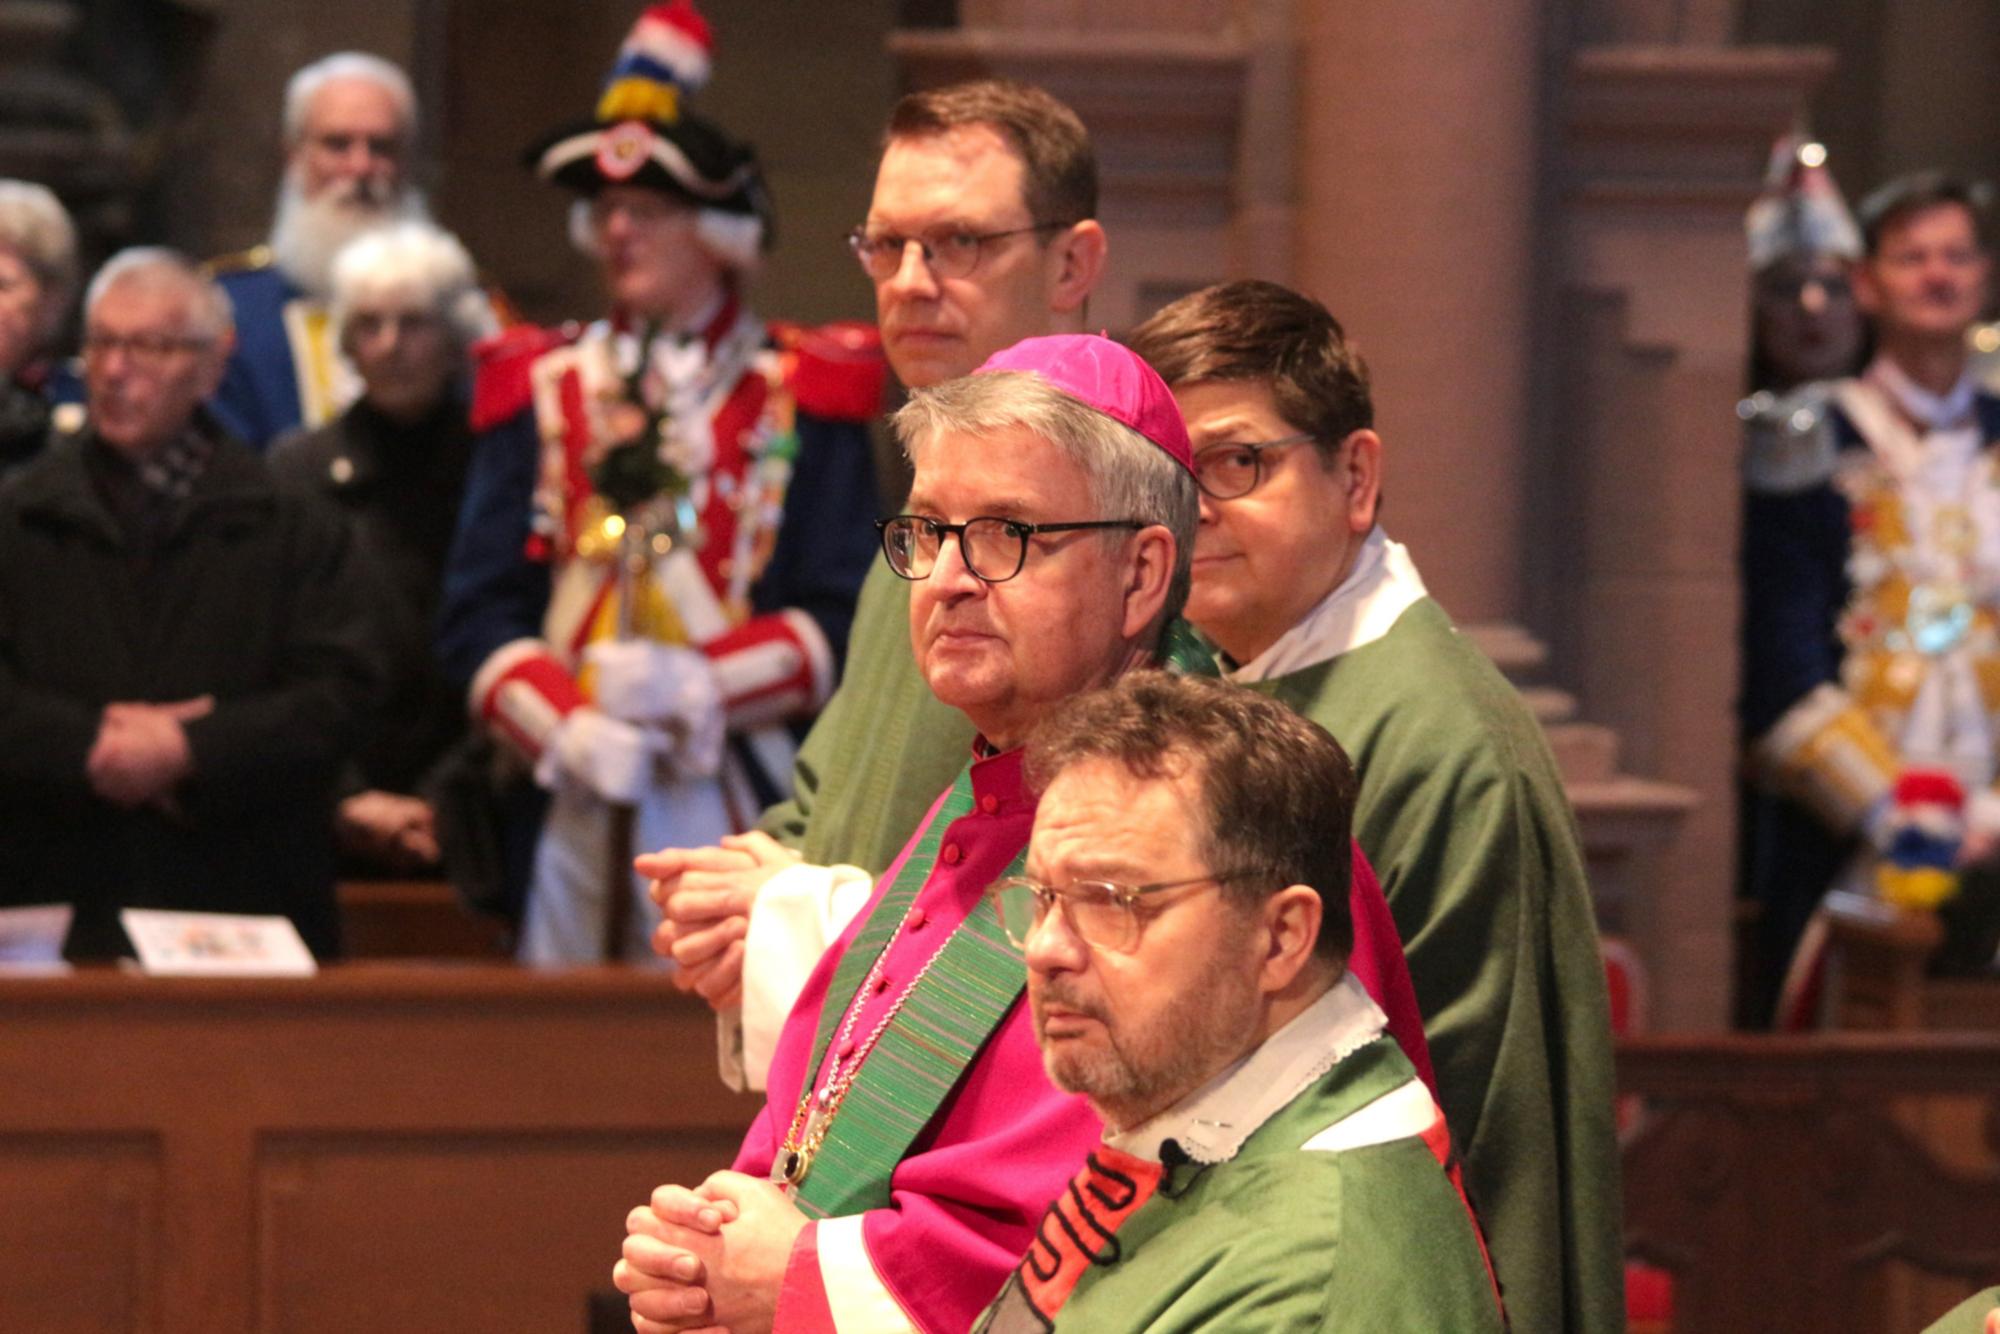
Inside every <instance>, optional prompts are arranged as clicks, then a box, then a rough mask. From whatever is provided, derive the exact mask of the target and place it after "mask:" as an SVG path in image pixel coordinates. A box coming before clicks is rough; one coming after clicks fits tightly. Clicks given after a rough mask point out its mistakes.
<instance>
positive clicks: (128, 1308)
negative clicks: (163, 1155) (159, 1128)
mask: <svg viewBox="0 0 2000 1334" xmlns="http://www.w3.org/2000/svg"><path fill="white" fill-rule="evenodd" d="M159 1184H160V1172H159V1142H158V1141H157V1140H155V1139H154V1138H152V1137H151V1136H147V1135H93V1134H70V1133H65V1132H63V1131H60V1130H52V1131H50V1132H48V1133H46V1134H14V1135H0V1257H5V1258H4V1259H3V1260H0V1329H7V1330H33V1331H36V1334H101V1331H104V1330H113V1329H115V1330H132V1331H150V1330H153V1329H156V1328H158V1303H157V1300H156V1297H157V1294H156V1293H155V1290H154V1279H155V1275H156V1273H157V1271H158V1267H159V1266H158V1254H157V1246H158V1243H159V1234H158V1221H159V1212H160V1200H159V1194H160V1191H159ZM35 1257H40V1259H39V1260H38V1259H36V1258H35Z"/></svg>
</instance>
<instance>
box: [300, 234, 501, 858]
mask: <svg viewBox="0 0 2000 1334" xmlns="http://www.w3.org/2000/svg"><path fill="white" fill-rule="evenodd" d="M332 303H333V317H334V322H335V327H336V328H337V329H338V331H339V338H340V344H341V350H342V351H343V352H344V353H346V355H347V357H348V358H349V360H350V361H352V363H353V364H354V367H355V369H356V371H357V372H358V373H359V375H360V378H361V383H362V394H361V397H360V399H359V400H357V401H356V402H355V404H354V405H353V406H352V407H351V408H349V409H348V410H347V411H346V412H345V413H344V414H342V415H341V416H340V417H338V418H336V419H335V420H334V421H332V422H330V423H328V424H327V425H325V426H322V427H320V428H319V429H317V430H314V431H311V432H307V433H303V434H294V435H292V436H289V437H287V438H285V439H283V440H280V441H279V443H278V444H277V445H276V447H275V448H274V449H273V451H272V454H271V460H270V463H271V468H272V471H273V472H274V473H275V474H277V476H278V478H279V480H280V481H281V482H284V483H286V484H289V485H293V486H299V487H304V488H307V489H310V490H315V491H318V492H320V493H321V494H323V495H325V496H327V497H328V498H330V499H331V500H332V501H333V502H334V503H335V504H337V505H338V506H339V507H340V508H342V509H344V510H345V511H347V513H348V514H349V516H350V517H351V519H352V520H353V522H354V523H355V525H356V532H357V537H358V539H359V545H360V546H361V548H362V550H363V553H364V555H365V556H366V557H367V559H368V563H369V565H370V566H371V567H372V570H373V573H374V574H375V575H376V576H377V578H378V580H379V583H380V592H379V595H378V597H377V599H376V603H377V605H378V607H379V608H380V609H381V610H380V615H379V617H378V620H379V621H380V634H381V638H382V646H383V651H384V655H385V656H386V657H387V658H388V660H389V665H390V667H391V673H392V674H391V687H390V695H389V697H388V699H387V701H386V703H385V706H384V708H383V710H382V712H381V713H380V715H379V716H378V720H377V721H378V724H379V725H378V726H377V727H376V728H375V729H374V733H373V735H372V736H371V737H369V738H368V740H367V743H366V744H365V745H364V747H363V749H362V751H361V754H360V758H359V761H358V763H357V766H356V767H357V770H358V772H357V773H356V774H355V775H353V777H352V779H351V780H350V782H349V784H348V789H349V790H348V792H347V793H346V794H345V796H344V798H343V800H342V802H341V805H340V813H339V824H338V830H339V834H340V839H341V847H342V851H343V856H344V859H345V861H346V863H347V866H346V869H347V870H348V871H350V872H377V873H381V872H388V873H408V872H410V871H415V870H430V869H434V868H436V867H437V865H438V861H439V852H438V840H437V832H436V826H435V817H434V812H433V809H432V807H431V804H430V802H429V801H428V800H426V799H425V797H424V796H422V795H420V794H422V793H423V792H424V791H425V790H426V788H427V784H428V780H429V779H430V778H431V776H432V773H433V770H434V769H435V767H436V765H437V764H438V761H439V760H440V759H441V757H443V756H444V754H445V753H446V752H447V751H448V750H449V749H450V748H451V746H452V745H453V743H454V742H455V741H456V740H457V739H458V737H459V736H460V735H461V733H462V732H463V731H464V726H465V710H464V706H463V702H462V700H461V699H460V697H459V694H458V692H457V691H455V690H453V689H452V688H451V687H450V686H449V685H447V684H446V683H445V681H444V678H443V677H442V676H441V675H440V673H439V672H438V670H437V669H436V667H435V666H434V665H433V658H432V654H431V649H430V626H431V622H432V619H433V617H434V615H435V612H436V609H437V601H438V590H439V586H440V582H441V578H442V570H443V566H444V558H445V553H446V551H447V549H448V548H449V546H450V544H451V536H452V532H453V529H454V528H455V526H456V524H457V522H458V508H459V499H460V497H461V495H462V494H463V492H464V490H465V476H466V466H467V463H468V462H469V460H470V457H471V446H472V434H471V431H470V429H469V428H468V426H467V424H466V422H467V412H466V400H465V386H466V369H467V365H468V359H467V351H468V349H469V347H470V346H471V344H472V343H473V342H474V341H475V340H477V339H478V338H481V337H483V336H485V335H486V334H488V333H490V332H492V328H491V326H492V318H493V317H492V311H491V308H490V307H489V305H488V304H487V301H486V298H485V296H484V295H483V294H482V293H481V291H480V288H479V284H478V282H477V280H476V277H475V274H474V270H473V266H472V260H471V258H470V257H469V256H468V255H467V254H466V252H465V248H464V247H463V246H461V245H460V244H459V243H458V241H457V240H456V239H455V238H454V237H452V236H451V235H450V234H449V233H447V232H445V231H443V230H441V229H439V228H438V227H436V226H433V225H432V224H430V223H427V222H415V221H407V222H399V223H394V224H391V225H389V226H387V227H383V228H379V229H377V230H375V231H372V232H369V233H367V234H365V235H363V236H362V237H361V238H360V239H358V240H355V241H353V242H351V243H349V244H348V245H347V246H346V247H345V248H344V249H342V250H341V252H340V254H339V256H338V257H337V258H336V259H335V261H334V265H333V291H332Z"/></svg>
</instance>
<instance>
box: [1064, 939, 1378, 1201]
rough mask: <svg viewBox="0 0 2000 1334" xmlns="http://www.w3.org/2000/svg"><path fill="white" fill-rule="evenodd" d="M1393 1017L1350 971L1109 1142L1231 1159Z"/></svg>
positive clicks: (1132, 1150)
mask: <svg viewBox="0 0 2000 1334" xmlns="http://www.w3.org/2000/svg"><path fill="white" fill-rule="evenodd" d="M1388 1022H1389V1021H1388V1019H1387V1017H1386V1016H1384V1015H1383V1013H1382V1010H1381V1007H1380V1006H1378V1005H1376V1004H1375V1002H1374V1001H1373V1000H1372V999H1370V997H1369V995H1368V992H1367V990H1366V989H1365V988H1363V987H1362V985H1361V984H1360V983H1359V982H1357V981H1356V980H1355V978H1354V974H1352V973H1346V974H1343V975H1342V976H1341V979H1340V981H1338V982H1336V983H1334V985H1333V986H1332V987H1330V988H1328V989H1327V992H1326V994H1325V995H1323V996H1321V997H1320V998H1319V999H1318V1000H1316V1001H1314V1002H1313V1003H1312V1004H1311V1005H1309V1006H1307V1007H1306V1009H1305V1010H1304V1011H1303V1012H1302V1013H1301V1014H1300V1015H1299V1016H1298V1017H1297V1018H1296V1019H1294V1020H1292V1022H1290V1023H1289V1024H1286V1025H1285V1026H1284V1027H1283V1028H1281V1029H1279V1030H1278V1031H1277V1032H1275V1033H1273V1034H1272V1035H1271V1036H1270V1038H1269V1039H1268V1040H1266V1041H1265V1043H1264V1044H1263V1045H1262V1046H1260V1047H1258V1048H1257V1050H1255V1051H1253V1052H1251V1053H1250V1054H1249V1055H1248V1056H1246V1057H1244V1058H1243V1059H1242V1060H1240V1061H1238V1062H1237V1063H1236V1064H1234V1065H1232V1066H1230V1067H1229V1068H1228V1069H1227V1070H1224V1071H1223V1072H1222V1073H1221V1074H1219V1075H1217V1076H1216V1077H1215V1078H1214V1079H1211V1080H1209V1081H1208V1083H1206V1084H1204V1085H1202V1086H1201V1087H1200V1088H1198V1089H1196V1090H1195V1091H1194V1092H1193V1093H1190V1094H1188V1096H1187V1097H1185V1098H1182V1099H1181V1100H1180V1101H1179V1102H1177V1103H1175V1104H1174V1105H1173V1106H1172V1107H1169V1108H1168V1109H1167V1110H1166V1111H1164V1112H1161V1113H1160V1114H1159V1115H1158V1116H1155V1117H1153V1118H1152V1119H1151V1120H1149V1121H1146V1122H1144V1123H1142V1124H1140V1125H1137V1126H1134V1127H1133V1128H1132V1129H1130V1130H1126V1131H1121V1132H1119V1133H1118V1134H1115V1135H1106V1136H1105V1137H1104V1142H1105V1143H1106V1144H1108V1145H1110V1146H1111V1147H1112V1148H1114V1149H1119V1150H1122V1151H1123V1152H1125V1153H1129V1154H1131V1155H1133V1156H1134V1157H1137V1158H1146V1159H1150V1160H1152V1161H1155V1162H1157V1161H1158V1160H1159V1157H1160V1145H1161V1144H1162V1143H1164V1142H1165V1141H1167V1140H1174V1141H1175V1142H1177V1143H1178V1144H1179V1145H1180V1147H1181V1149H1182V1150H1183V1151H1184V1152H1185V1153H1186V1154H1187V1156H1188V1157H1189V1158H1191V1159H1193V1160H1194V1161H1195V1162H1198V1163H1224V1162H1228V1161H1229V1160H1230V1159H1231V1158H1234V1157H1235V1156H1236V1154H1237V1152H1238V1151H1239V1150H1240V1149H1242V1147H1243V1141H1244V1140H1246V1139H1248V1138H1250V1135H1251V1133H1252V1132H1253V1131H1255V1130H1256V1129H1257V1127H1259V1126H1261V1125H1263V1124H1264V1123H1265V1122H1266V1121H1268V1120H1270V1119H1271V1118H1272V1117H1273V1116H1275V1115H1277V1113H1278V1112H1279V1111H1280V1110H1282V1109H1283V1108H1284V1107H1286V1106H1287V1105H1288V1104H1290V1103H1291V1101H1292V1100H1293V1099H1294V1098H1296V1097H1298V1096H1299V1095H1300V1094H1301V1093H1303V1092H1305V1091H1306V1090H1307V1089H1308V1088H1310V1087H1311V1086H1312V1085H1314V1084H1316V1083H1318V1082H1319V1081H1320V1080H1321V1079H1322V1078H1324V1077H1325V1075H1326V1072H1327V1071H1329V1070H1331V1069H1333V1067H1334V1066H1335V1065H1337V1064H1339V1063H1340V1062H1341V1061H1343V1060H1345V1059H1346V1058H1347V1057H1348V1056H1350V1055H1352V1054H1353V1053H1354V1052H1355V1051H1356V1050H1358V1049H1359V1048H1360V1047H1361V1046H1362V1045H1363V1044H1365V1043H1368V1042H1370V1041H1372V1040H1374V1039H1375V1038H1378V1037H1380V1036H1381V1035H1382V1033H1383V1031H1384V1029H1385V1028H1386V1027H1387V1026H1388Z"/></svg>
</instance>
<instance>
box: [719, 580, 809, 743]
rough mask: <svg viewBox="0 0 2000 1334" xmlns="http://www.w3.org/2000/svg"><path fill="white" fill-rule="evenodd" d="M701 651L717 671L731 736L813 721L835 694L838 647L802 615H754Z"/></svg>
mask: <svg viewBox="0 0 2000 1334" xmlns="http://www.w3.org/2000/svg"><path fill="white" fill-rule="evenodd" d="M702 652H704V653H706V654H707V655H708V658H709V662H710V663H711V664H712V665H713V666H714V668H715V679H716V684H718V685H719V686H721V687H722V698H723V702H724V704H725V706H726V707H727V708H728V710H729V730H730V731H732V732H749V731H755V730H756V729H757V728H760V727H768V726H770V725H772V724H774V723H782V722H786V721H789V720H790V719H793V718H802V717H809V716H810V715H812V714H813V713H816V712H818V710H819V708H820V706H821V705H823V704H825V703H826V701H827V697H828V696H830V695H831V694H833V648H832V646H831V645H830V644H828V643H827V642H826V636H825V635H824V634H822V633H820V628H819V625H818V624H817V623H816V622H815V621H814V620H813V618H812V617H810V616H808V615H806V614H805V613H804V612H802V611H795V610H789V609H788V610H785V611H780V612H772V613H770V614H769V615H765V616H753V617H751V618H750V619H749V620H748V621H745V622H744V623H743V624H742V625H739V626H737V627H736V628H735V629H734V630H731V631H729V632H728V633H727V634H724V635H720V636H717V637H716V638H715V639H712V640H710V641H709V642H708V643H706V644H704V645H702Z"/></svg>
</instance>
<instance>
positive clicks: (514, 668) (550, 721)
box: [468, 639, 584, 760]
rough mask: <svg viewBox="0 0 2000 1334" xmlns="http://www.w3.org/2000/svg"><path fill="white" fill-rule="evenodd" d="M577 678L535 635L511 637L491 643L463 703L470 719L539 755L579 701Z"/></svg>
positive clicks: (535, 756) (530, 755)
mask: <svg viewBox="0 0 2000 1334" xmlns="http://www.w3.org/2000/svg"><path fill="white" fill-rule="evenodd" d="M583 702H584V701H583V692H582V691H581V690H579V689H578V688H577V684H576V678H575V677H574V676H571V675H570V672H569V669H568V668H567V667H564V666H563V665H562V663H561V662H559V661H558V660H557V659H556V656H555V654H554V653H553V652H551V651H550V649H549V646H548V645H547V644H545V643H543V642H542V641H541V640H539V639H516V640H514V641H513V642H512V643H508V644H503V645H501V646H500V647H499V648H497V649H495V650H494V651H493V653H492V654H491V655H490V656H488V657H487V659H486V661H485V662H484V663H482V664H480V667H479V671H478V672H477V673H475V674H474V676H473V678H472V689H471V691H470V692H469V696H468V703H469V704H470V705H471V709H472V717H473V720H474V721H475V722H478V723H481V724H483V725H485V726H486V727H488V728H490V729H492V731H493V733H494V734H495V735H496V736H498V737H500V738H501V739H502V740H504V741H506V742H507V743H508V744H510V745H512V746H513V747H514V748H515V749H517V750H519V751H520V752H521V753H522V754H523V755H525V756H526V757H527V758H528V759H530V760H538V759H540V758H541V755H542V748H543V746H545V745H546V744H547V743H548V738H549V734H550V733H551V732H553V731H555V728H556V724H557V723H560V722H561V721H562V720H563V719H564V718H565V717H567V716H568V715H569V714H570V713H571V712H572V711H574V710H576V709H578V708H581V707H582V705H583Z"/></svg>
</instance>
